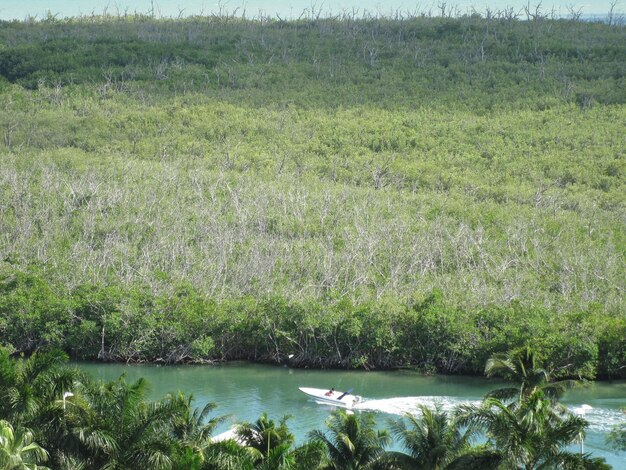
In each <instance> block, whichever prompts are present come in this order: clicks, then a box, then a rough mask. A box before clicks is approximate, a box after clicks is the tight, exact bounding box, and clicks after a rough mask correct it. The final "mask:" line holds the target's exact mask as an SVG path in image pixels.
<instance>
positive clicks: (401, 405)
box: [353, 396, 480, 415]
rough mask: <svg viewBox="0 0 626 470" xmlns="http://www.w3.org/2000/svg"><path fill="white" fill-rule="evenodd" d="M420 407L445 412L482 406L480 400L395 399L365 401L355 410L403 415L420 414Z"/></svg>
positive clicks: (442, 398)
mask: <svg viewBox="0 0 626 470" xmlns="http://www.w3.org/2000/svg"><path fill="white" fill-rule="evenodd" d="M420 405H425V406H427V407H429V408H434V407H435V406H439V407H441V409H443V410H444V411H450V410H453V409H454V408H455V407H457V406H459V405H480V400H463V399H460V398H454V397H441V396H422V397H393V398H383V399H379V400H367V399H365V401H363V402H361V403H358V404H357V405H355V406H354V407H353V409H355V410H359V411H375V412H380V413H389V414H394V415H401V414H404V413H407V412H408V413H416V412H418V411H419V410H418V407H419V406H420Z"/></svg>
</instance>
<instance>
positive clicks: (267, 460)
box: [235, 413, 323, 470]
mask: <svg viewBox="0 0 626 470" xmlns="http://www.w3.org/2000/svg"><path fill="white" fill-rule="evenodd" d="M289 419H290V416H284V417H283V418H282V419H281V420H280V421H279V422H278V425H277V424H276V423H275V422H274V421H273V420H271V419H269V418H268V417H267V414H266V413H263V414H262V415H261V416H260V417H259V419H257V420H256V421H255V422H254V423H242V424H240V425H239V426H238V427H237V429H236V431H235V435H236V438H237V440H238V441H239V442H241V443H242V444H243V446H244V447H245V448H246V449H247V452H248V455H249V458H250V460H251V462H252V463H253V466H254V468H258V469H267V470H273V469H285V470H286V469H297V468H314V467H315V466H316V464H318V463H319V461H320V459H321V458H322V457H323V448H322V446H321V444H319V443H306V444H304V445H302V446H300V447H297V448H295V449H293V448H292V445H293V442H294V436H293V434H292V433H291V431H289V428H288V426H287V421H288V420H289Z"/></svg>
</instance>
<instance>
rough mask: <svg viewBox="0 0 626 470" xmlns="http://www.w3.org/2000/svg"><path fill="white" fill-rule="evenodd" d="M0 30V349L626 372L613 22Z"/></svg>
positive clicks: (332, 22) (624, 69) (198, 23)
mask: <svg viewBox="0 0 626 470" xmlns="http://www.w3.org/2000/svg"><path fill="white" fill-rule="evenodd" d="M535 13H536V14H533V15H529V17H528V18H517V17H515V15H513V14H512V13H511V12H504V13H501V14H498V15H495V16H490V17H487V18H485V17H480V16H479V15H473V16H466V17H461V18H448V17H420V16H417V17H410V16H407V17H403V18H393V19H392V18H357V17H353V16H349V15H344V16H342V17H338V18H307V19H300V20H297V21H283V20H281V19H279V18H257V19H254V20H244V19H241V18H236V17H232V16H209V17H192V18H186V19H178V20H173V19H157V18H150V17H144V16H116V17H109V16H85V17H81V18H71V19H65V20H59V19H55V18H53V17H50V18H48V19H45V20H42V21H12V22H0V137H1V139H2V140H1V141H0V344H4V345H5V346H8V347H11V348H12V350H14V351H20V352H30V351H33V350H35V349H37V348H41V347H58V348H61V349H64V350H65V351H67V352H69V353H70V354H71V355H72V356H74V357H80V358H91V359H95V358H99V359H102V360H124V361H162V362H184V361H204V360H207V361H208V360H221V359H226V360H228V359H253V360H258V361H270V362H282V361H285V360H286V357H288V356H289V355H293V356H292V358H291V362H292V364H294V365H302V366H304V365H309V366H318V367H364V368H374V367H418V368H422V369H424V370H426V371H442V372H448V373H478V372H480V371H481V369H482V365H483V364H484V362H485V360H486V358H488V357H490V356H491V355H492V354H494V353H498V352H503V351H506V350H508V349H509V348H511V347H516V346H521V345H523V344H526V343H527V342H528V341H529V340H531V339H532V340H533V341H534V342H536V344H537V345H538V348H539V349H541V352H542V354H544V356H545V357H546V358H547V360H548V361H549V362H550V364H551V365H552V366H554V367H560V368H561V370H563V371H564V372H563V374H564V375H571V376H580V377H588V378H594V377H598V376H599V377H626V340H625V338H626V303H625V302H624V294H625V289H626V262H625V259H626V230H625V223H626V161H625V154H626V138H625V135H626V133H625V132H624V131H625V129H626V79H625V76H626V61H624V57H626V30H625V29H624V26H623V25H615V24H606V23H594V22H582V21H575V20H555V19H548V18H547V17H546V16H544V15H542V14H540V12H539V11H538V10H537V11H536V12H535Z"/></svg>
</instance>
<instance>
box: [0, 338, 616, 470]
mask: <svg viewBox="0 0 626 470" xmlns="http://www.w3.org/2000/svg"><path fill="white" fill-rule="evenodd" d="M504 361H505V362H508V363H509V364H525V365H528V366H529V367H528V368H527V369H526V373H525V374H524V376H525V378H524V379H523V380H522V382H520V383H511V385H512V386H516V387H517V388H519V389H520V390H522V391H523V392H522V393H519V394H517V395H515V396H514V397H512V398H509V399H503V400H502V401H501V400H500V399H497V398H493V397H491V398H486V399H485V400H484V402H483V404H482V405H480V406H473V405H472V406H470V405H462V406H460V407H458V408H457V409H456V410H454V411H453V412H450V413H448V412H446V411H442V410H441V409H439V408H435V409H429V408H427V407H421V408H420V409H419V410H416V413H415V414H412V413H409V414H407V415H406V416H405V417H403V418H400V419H396V420H390V421H389V422H388V423H387V424H388V426H389V427H390V429H391V430H392V432H391V433H390V432H389V431H387V430H385V429H381V428H377V424H376V421H375V418H374V415H372V414H366V413H364V414H361V413H357V414H355V413H347V412H345V411H336V412H334V413H332V414H331V415H330V416H329V418H328V419H327V421H326V426H327V429H326V430H312V431H311V432H310V433H309V435H308V441H307V442H305V443H304V444H301V445H300V446H297V447H296V446H294V440H295V439H294V436H293V434H292V433H291V432H290V430H289V427H288V420H289V419H290V417H288V416H285V417H283V418H282V419H281V420H280V421H279V422H275V421H274V420H273V419H271V418H269V417H268V416H267V415H265V414H263V415H262V416H260V417H259V419H258V420H256V421H255V422H254V423H240V424H238V425H237V426H236V427H235V428H234V438H231V439H228V440H222V441H218V442H214V441H213V439H212V435H213V431H214V430H215V427H216V425H217V424H218V423H219V422H220V421H221V420H222V419H223V417H214V418H211V419H207V418H208V417H209V415H211V414H212V412H213V410H214V408H215V405H213V404H208V405H206V406H205V407H204V409H202V410H194V409H193V399H192V397H186V396H185V395H183V394H182V393H180V392H178V394H177V395H168V396H166V397H165V398H163V399H161V400H159V401H157V402H150V401H148V400H147V398H146V391H147V384H146V382H145V381H144V380H143V379H140V380H138V381H137V382H135V383H132V384H129V383H127V382H126V381H125V380H124V377H120V378H119V379H118V380H115V381H112V382H109V383H102V382H94V381H93V380H91V379H89V378H88V377H84V376H82V375H81V374H79V373H78V372H77V371H76V370H71V369H67V368H64V367H63V363H64V357H63V355H62V354H59V353H35V354H34V355H32V356H31V357H30V358H28V359H24V358H20V359H14V358H11V357H9V354H8V351H6V350H5V349H2V348H0V378H1V379H2V380H1V381H0V466H1V467H2V468H7V469H18V468H19V469H29V468H41V467H36V466H35V465H37V464H42V463H43V464H46V465H49V466H50V468H90V469H105V468H106V469H120V470H121V469H134V468H153V469H172V468H180V469H183V468H184V469H189V470H191V469H235V468H236V469H267V470H276V469H296V468H302V469H319V470H322V469H324V470H332V469H335V470H350V469H355V470H356V469H367V468H372V469H387V470H394V469H395V470H403V469H415V468H420V469H427V470H443V469H448V470H453V469H467V468H480V469H483V470H487V469H494V470H495V469H496V468H499V469H518V468H523V469H525V470H531V469H540V468H565V469H608V468H611V467H610V466H608V465H607V464H606V463H605V462H604V459H597V458H591V457H590V456H589V455H588V454H583V455H579V454H577V453H572V452H569V451H567V450H566V449H565V448H566V447H567V446H568V445H569V444H570V443H572V442H575V441H576V440H578V439H580V438H581V437H582V436H584V431H585V427H586V426H587V422H586V421H585V420H584V419H583V418H581V417H578V416H575V415H573V414H572V413H570V412H569V411H567V410H565V408H564V407H562V406H561V405H560V404H559V402H558V398H559V397H560V393H559V392H556V390H560V391H561V392H562V388H560V386H559V385H558V384H555V383H551V382H550V381H549V377H548V376H547V375H545V374H543V373H542V371H543V369H542V367H541V363H540V361H539V360H538V359H537V358H536V356H535V355H534V352H533V351H532V350H528V349H523V350H521V351H512V352H510V353H509V354H508V356H507V357H506V358H505V359H504ZM533 366H535V367H533ZM492 370H493V369H492ZM540 376H542V377H543V380H535V379H534V378H536V377H540ZM60 377H63V378H64V379H68V378H69V379H70V381H69V383H68V382H66V380H59V378H60ZM529 378H531V379H529ZM61 382H65V383H63V384H62V385H61ZM546 390H553V391H554V393H551V394H550V395H548V394H546V393H545V391H546ZM481 435H482V436H483V437H486V438H487V439H486V442H483V443H482V444H479V445H477V443H476V441H477V437H478V436H481ZM392 436H394V437H396V438H397V439H398V442H399V443H401V444H402V446H403V447H404V449H405V450H406V452H401V451H389V450H387V448H388V446H389V445H390V444H391V442H392V439H393V437H392ZM482 440H483V441H484V440H485V439H482Z"/></svg>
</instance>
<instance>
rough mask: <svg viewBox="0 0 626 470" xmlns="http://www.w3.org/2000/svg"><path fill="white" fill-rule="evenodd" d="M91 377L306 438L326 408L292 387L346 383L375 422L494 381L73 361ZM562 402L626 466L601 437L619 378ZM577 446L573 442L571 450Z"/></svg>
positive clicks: (620, 399) (474, 395) (467, 397)
mask: <svg viewBox="0 0 626 470" xmlns="http://www.w3.org/2000/svg"><path fill="white" fill-rule="evenodd" d="M78 366H79V367H80V368H81V369H82V370H84V371H86V372H88V373H90V374H91V375H92V376H94V377H96V378H99V379H102V380H113V379H116V378H117V377H119V376H120V375H121V374H122V373H125V374H126V380H127V381H134V380H136V379H138V378H139V377H144V378H146V379H147V380H148V381H149V382H150V384H151V386H152V387H151V390H152V391H151V397H152V398H154V399H159V398H162V397H163V396H164V395H165V394H166V393H169V392H176V391H177V390H181V391H183V392H184V393H186V394H193V396H194V398H195V404H196V406H199V407H200V406H204V404H206V403H207V402H215V403H217V404H218V408H217V410H216V411H215V415H230V416H229V418H228V419H227V420H226V422H225V423H224V424H223V425H222V427H221V428H219V429H218V430H217V432H218V433H219V432H222V431H225V430H227V429H228V428H230V427H232V426H233V424H235V423H236V422H238V421H254V420H256V419H257V418H258V417H259V415H260V414H261V413H262V412H264V411H265V412H267V413H268V415H269V417H270V418H272V419H275V420H277V419H279V418H280V417H282V416H284V415H286V414H289V415H292V416H293V417H292V418H291V419H290V421H289V427H290V429H291V430H292V432H293V433H294V434H295V435H296V438H297V439H298V441H300V442H301V441H303V440H304V439H306V433H307V432H308V431H310V430H311V429H315V428H318V429H325V428H324V420H325V419H326V418H327V417H328V414H329V413H330V412H331V411H332V409H333V407H330V406H326V405H319V404H317V403H315V402H313V401H310V400H309V399H308V398H307V397H306V396H305V395H304V394H303V393H301V392H300V391H299V390H298V387H302V386H304V387H316V388H330V387H334V388H335V389H337V390H347V389H349V388H354V390H355V393H358V395H361V396H362V397H363V398H364V400H365V401H364V402H363V403H362V404H360V405H358V407H359V408H360V410H361V411H371V412H374V413H376V420H377V422H378V423H379V425H381V426H385V425H386V421H387V419H389V418H394V417H397V416H399V415H401V414H402V413H403V412H405V411H413V410H415V408H416V406H417V405H418V404H426V405H434V404H435V403H439V404H441V406H442V407H443V408H444V409H452V408H453V407H454V406H456V405H458V404H460V403H468V402H474V403H479V402H480V400H481V397H482V396H483V395H484V394H485V393H487V392H488V391H489V390H492V389H494V388H497V387H498V386H499V383H498V382H494V381H490V380H487V379H484V378H481V377H458V376H424V375H420V374H417V373H415V372H410V371H393V372H363V371H334V370H332V371H328V370H323V371H320V370H309V369H290V368H287V367H277V366H266V365H258V364H249V363H231V364H227V365H219V366H167V367H159V366H156V365H128V366H126V365H121V364H93V363H78ZM564 402H565V404H566V405H567V406H568V407H569V408H571V409H575V408H577V407H579V406H581V405H582V404H587V405H590V406H591V407H592V409H591V410H589V411H587V413H586V415H585V418H586V419H587V420H588V421H589V422H590V426H589V428H588V430H587V437H586V439H585V442H584V445H585V451H586V452H591V453H592V454H593V455H594V456H598V457H604V458H605V459H606V460H607V461H608V462H609V463H610V464H611V465H613V467H614V468H616V469H619V468H626V453H625V452H621V453H616V452H613V451H611V450H609V449H608V447H607V446H606V444H605V442H604V441H605V437H606V435H607V433H608V432H609V430H610V429H611V426H612V425H614V424H616V423H618V422H620V420H624V419H626V414H624V413H623V412H622V411H620V407H624V406H626V382H623V381H622V382H613V383H606V382H597V383H594V384H591V385H589V386H587V387H584V388H580V389H577V390H574V391H570V392H568V394H567V395H566V396H565V398H564ZM576 449H578V447H577V446H575V447H573V448H572V450H576Z"/></svg>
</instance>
